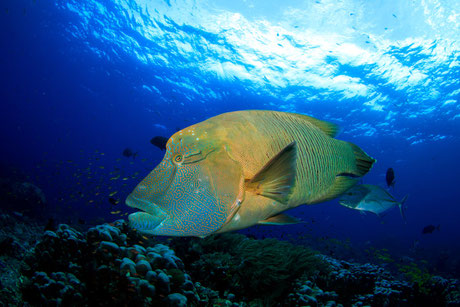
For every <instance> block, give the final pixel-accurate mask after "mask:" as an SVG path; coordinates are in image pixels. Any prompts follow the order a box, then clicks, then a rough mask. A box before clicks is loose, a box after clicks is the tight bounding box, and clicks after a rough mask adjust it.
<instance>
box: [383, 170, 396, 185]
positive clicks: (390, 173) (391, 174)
mask: <svg viewBox="0 0 460 307" xmlns="http://www.w3.org/2000/svg"><path fill="white" fill-rule="evenodd" d="M385 179H386V181H387V186H388V187H394V186H395V171H394V170H393V169H392V168H391V167H390V168H389V169H387V174H386V176H385Z"/></svg>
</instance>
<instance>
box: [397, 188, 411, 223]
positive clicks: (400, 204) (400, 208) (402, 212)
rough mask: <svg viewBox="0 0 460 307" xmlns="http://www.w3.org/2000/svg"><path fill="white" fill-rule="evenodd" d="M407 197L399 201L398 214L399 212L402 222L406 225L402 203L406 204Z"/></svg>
mask: <svg viewBox="0 0 460 307" xmlns="http://www.w3.org/2000/svg"><path fill="white" fill-rule="evenodd" d="M408 197H409V194H407V195H406V196H404V197H403V199H401V201H400V202H399V212H401V216H402V218H403V220H404V223H406V224H407V220H406V211H405V208H404V203H405V202H406V200H407V198H408Z"/></svg>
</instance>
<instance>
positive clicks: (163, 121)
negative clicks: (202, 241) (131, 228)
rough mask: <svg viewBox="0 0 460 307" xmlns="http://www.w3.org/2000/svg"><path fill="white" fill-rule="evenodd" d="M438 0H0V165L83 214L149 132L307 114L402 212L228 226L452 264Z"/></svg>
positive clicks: (454, 134) (338, 211) (101, 212)
mask: <svg viewBox="0 0 460 307" xmlns="http://www.w3.org/2000/svg"><path fill="white" fill-rule="evenodd" d="M455 4H456V1H442V2H440V1H434V0H433V1H411V2H403V1H397V2H390V1H371V2H362V1H341V2H337V1H323V0H318V1H300V0H299V1H295V0H289V1H284V2H283V4H282V5H281V4H280V2H278V1H249V0H248V1H231V2H230V1H190V0H183V1H141V0H137V1H135V0H131V1H122V0H118V1H107V0H101V1H96V0H91V1H90V0H78V1H60V0H57V1H40V0H35V1H32V0H14V1H13V0H7V1H3V2H2V4H1V6H0V9H1V11H0V16H1V18H0V25H1V27H0V29H1V30H0V31H1V35H0V40H1V46H2V47H1V48H0V67H1V76H0V78H1V83H0V87H1V90H0V101H1V104H0V126H1V129H0V131H1V134H0V144H2V150H1V152H0V154H1V159H0V163H1V165H2V168H3V169H5V174H6V172H7V171H6V170H8V172H11V174H15V175H17V176H24V177H26V178H27V180H28V181H30V182H32V183H34V184H35V185H37V186H38V187H40V188H41V189H42V190H43V192H44V194H45V195H46V198H47V204H46V206H47V207H46V214H47V215H48V216H53V217H54V218H56V219H57V220H59V221H64V222H76V221H77V220H79V219H80V220H84V221H86V223H87V224H94V223H97V222H99V221H111V220H114V219H118V218H126V214H127V213H129V212H132V209H130V208H128V207H127V206H125V205H124V199H125V198H126V196H127V195H128V194H129V193H130V192H131V191H132V189H133V188H134V187H135V186H136V184H137V183H138V182H139V181H140V180H141V179H142V178H143V177H144V176H146V175H147V174H148V172H149V171H150V170H151V169H153V168H154V167H155V165H156V164H157V163H159V162H160V161H161V159H162V157H163V154H164V152H163V151H161V150H160V149H158V148H156V147H154V146H153V145H152V144H150V139H151V138H152V137H154V136H157V135H161V136H165V137H169V136H170V135H171V134H173V133H174V132H175V131H176V130H177V129H180V128H184V127H186V126H189V125H191V124H194V123H196V122H199V121H202V120H205V119H207V118H209V117H211V116H214V115H217V114H220V113H223V112H228V111H235V110H244V109H267V110H279V111H288V112H297V113H302V114H307V115H310V116H314V117H316V118H319V119H323V120H327V121H331V122H334V123H336V124H338V125H339V126H340V127H341V133H340V134H339V136H338V138H339V139H342V140H346V141H351V142H353V143H355V144H357V145H359V146H360V147H362V148H363V149H364V150H365V151H366V152H367V153H369V154H370V155H371V156H372V157H374V158H376V159H377V161H378V162H377V163H376V164H375V165H374V167H373V169H372V171H371V172H370V173H369V174H368V175H366V176H365V177H364V178H363V182H364V183H370V184H380V185H385V172H386V170H387V168H389V167H392V168H393V169H394V170H395V174H396V185H395V189H394V191H393V193H394V194H395V196H396V198H397V199H402V198H403V196H404V195H406V194H409V199H408V201H407V203H406V205H407V210H406V211H407V213H406V214H407V224H405V223H404V222H403V220H402V219H401V217H400V216H399V212H398V210H396V209H395V210H393V211H391V212H389V213H388V214H387V215H385V216H384V217H381V218H380V217H377V216H374V215H371V214H366V215H362V214H360V213H359V212H357V211H353V210H350V209H347V208H344V207H342V206H340V205H339V204H338V201H337V200H332V201H329V202H326V203H322V204H318V205H313V206H301V207H298V208H296V209H294V210H291V212H290V213H291V214H292V215H294V216H296V217H299V218H301V219H302V220H304V221H305V223H302V224H298V225H291V226H277V227H275V226H264V227H262V226H256V227H252V228H249V229H247V230H244V231H242V232H243V233H246V234H251V235H254V236H257V237H277V238H281V239H287V240H291V241H293V242H297V243H298V244H307V245H311V246H313V247H315V248H318V249H320V250H322V251H323V252H325V253H331V254H333V255H334V256H335V257H339V258H340V257H343V258H357V259H361V258H366V257H370V256H369V252H366V250H369V248H375V249H382V248H386V249H388V250H389V251H390V254H391V255H392V257H394V258H398V257H403V256H405V255H406V256H410V257H413V258H415V259H426V260H428V261H429V262H430V264H431V265H432V267H433V268H435V269H437V270H438V271H442V272H448V273H450V274H452V275H456V276H459V275H460V258H459V256H458V255H459V254H460V243H459V242H460V241H459V240H458V238H459V237H460V228H459V226H458V220H459V217H460V206H459V200H458V187H457V182H458V179H457V178H458V173H459V171H460V163H459V160H458V152H459V150H460V105H459V97H460V82H459V76H460V69H459V50H460V47H459V33H460V31H459V21H458V19H459V11H458V7H457V6H456V5H455ZM125 148H130V149H132V151H133V152H137V153H138V155H137V156H136V158H134V159H133V158H132V157H125V156H123V155H122V152H123V150H124V149H125ZM254 150H257V148H255V149H254ZM8 174H10V173H8ZM115 192H116V193H115ZM109 197H113V198H115V199H116V200H117V201H119V203H118V204H116V205H113V204H111V203H110V202H109V201H108V198H109ZM427 225H435V226H437V225H440V227H439V230H436V231H434V232H433V233H431V234H425V235H424V234H422V229H423V228H424V227H425V226H427ZM337 242H339V243H337ZM370 258H371V257H370ZM367 260H369V259H367ZM370 260H372V259H370Z"/></svg>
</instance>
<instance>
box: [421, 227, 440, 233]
mask: <svg viewBox="0 0 460 307" xmlns="http://www.w3.org/2000/svg"><path fill="white" fill-rule="evenodd" d="M439 227H441V225H438V226H434V225H428V226H425V227H424V228H423V229H422V234H424V235H426V234H429V233H433V231H435V230H439Z"/></svg>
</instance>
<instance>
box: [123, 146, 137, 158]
mask: <svg viewBox="0 0 460 307" xmlns="http://www.w3.org/2000/svg"><path fill="white" fill-rule="evenodd" d="M137 154H138V153H137V152H133V151H132V150H131V148H125V150H123V156H125V157H126V158H130V157H133V159H135V158H136V156H137Z"/></svg>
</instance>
